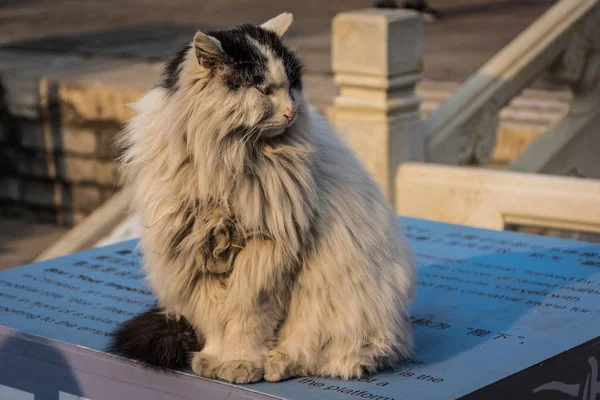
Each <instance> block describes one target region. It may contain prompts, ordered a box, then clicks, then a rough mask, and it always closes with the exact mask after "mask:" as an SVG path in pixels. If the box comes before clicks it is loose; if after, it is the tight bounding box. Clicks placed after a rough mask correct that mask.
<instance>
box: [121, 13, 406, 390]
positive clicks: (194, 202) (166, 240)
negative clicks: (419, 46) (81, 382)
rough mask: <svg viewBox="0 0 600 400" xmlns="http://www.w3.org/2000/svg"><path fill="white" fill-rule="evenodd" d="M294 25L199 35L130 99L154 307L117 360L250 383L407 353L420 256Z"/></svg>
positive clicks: (374, 363)
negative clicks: (316, 75)
mask: <svg viewBox="0 0 600 400" xmlns="http://www.w3.org/2000/svg"><path fill="white" fill-rule="evenodd" d="M292 20H293V17H292V15H291V14H289V13H283V14H280V15H278V16H277V17H275V18H273V19H271V20H269V21H267V22H265V23H264V24H262V25H260V26H259V25H250V24H245V25H240V26H236V27H234V28H232V29H229V30H221V31H214V32H208V33H203V32H197V33H196V34H195V36H194V38H193V40H192V42H191V43H190V44H189V45H187V46H185V48H183V49H182V50H181V51H180V52H179V53H177V54H176V55H175V57H174V58H173V59H172V60H171V61H170V62H169V63H168V64H167V65H166V67H165V70H164V74H163V77H162V79H161V81H160V83H159V84H158V85H157V86H156V87H154V88H153V89H152V90H150V91H149V92H148V93H147V94H145V95H144V96H143V97H142V98H141V99H140V100H139V101H138V102H137V103H135V104H134V106H133V107H134V110H135V111H136V115H135V116H134V117H133V118H132V119H131V120H130V121H129V122H128V124H127V126H126V128H125V129H124V132H123V135H122V136H121V138H120V141H119V143H120V146H122V148H123V156H122V157H121V159H120V163H121V171H122V175H123V177H124V178H125V182H126V183H127V184H129V185H132V187H133V193H134V194H133V200H132V206H131V208H132V211H133V212H135V213H138V214H139V215H140V218H141V221H142V225H143V229H142V235H141V238H140V246H141V248H142V250H143V253H144V269H145V271H146V273H147V281H148V283H149V286H150V287H151V289H152V290H153V292H154V293H155V294H156V296H157V299H158V300H157V301H158V305H157V307H156V308H154V309H152V310H149V311H147V312H146V313H143V314H141V315H138V316H137V317H135V318H134V319H132V320H130V321H128V322H125V323H124V324H122V325H121V326H120V327H118V329H117V330H116V331H115V332H114V335H113V338H112V342H111V351H113V352H115V353H118V354H122V355H124V356H127V357H130V358H133V359H137V360H141V361H145V362H148V363H150V364H152V365H153V366H155V367H162V368H172V367H177V368H185V367H191V368H192V370H193V371H194V372H196V373H197V374H198V375H200V376H203V377H207V378H218V379H222V380H225V381H229V382H233V383H239V384H243V383H249V382H256V381H259V380H262V379H265V380H267V381H280V380H284V379H289V378H292V377H298V376H306V375H314V376H322V377H335V378H342V379H352V378H360V377H363V376H365V375H366V374H370V373H373V372H376V371H378V370H380V369H381V368H386V367H390V366H392V365H394V364H396V363H397V362H398V361H400V360H402V359H405V358H408V357H410V356H411V354H412V348H413V337H412V329H411V324H410V318H409V307H410V303H411V301H412V296H413V291H414V286H415V282H414V280H415V269H414V262H413V258H412V255H411V252H410V250H409V248H408V247H407V245H406V243H405V238H404V237H403V235H402V234H401V233H400V230H399V226H398V222H397V219H396V218H395V215H394V213H393V211H392V209H391V207H390V206H389V204H388V203H387V202H386V200H385V198H384V197H383V195H382V193H381V192H380V190H379V188H378V186H377V185H376V183H375V182H374V181H373V180H372V178H371V177H370V175H369V174H368V173H367V172H366V171H365V169H364V168H363V166H362V165H361V163H360V162H359V161H358V160H357V158H356V157H355V155H354V153H353V152H352V151H351V150H350V148H349V147H348V146H346V145H345V144H344V143H343V141H342V140H341V139H340V137H338V136H337V134H336V133H335V131H334V129H333V128H332V126H330V125H329V123H328V122H327V121H326V120H325V119H324V118H323V117H321V116H320V115H319V114H318V113H317V112H316V111H315V110H313V109H312V108H311V107H309V106H308V104H307V103H306V101H305V99H304V95H303V92H302V72H303V67H302V64H301V62H300V60H299V59H298V57H297V56H296V54H295V53H294V52H293V51H292V50H290V49H289V48H288V47H287V46H286V45H284V44H283V41H282V40H283V36H284V34H285V33H286V31H287V30H288V28H289V26H290V25H291V23H292ZM365 134H366V133H365Z"/></svg>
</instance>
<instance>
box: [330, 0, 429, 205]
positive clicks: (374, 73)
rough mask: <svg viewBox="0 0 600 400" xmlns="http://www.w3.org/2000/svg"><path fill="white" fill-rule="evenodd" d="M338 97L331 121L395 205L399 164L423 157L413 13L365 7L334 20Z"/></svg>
mask: <svg viewBox="0 0 600 400" xmlns="http://www.w3.org/2000/svg"><path fill="white" fill-rule="evenodd" d="M332 33H333V35H332V36H333V37H332V67H333V72H334V75H335V83H336V85H337V86H338V87H339V93H338V95H337V97H336V98H335V101H334V107H333V110H332V111H333V112H332V121H333V123H334V124H335V125H336V126H337V127H338V129H339V131H340V134H341V135H342V137H343V138H344V139H345V140H346V142H347V143H348V144H349V145H350V146H351V147H352V148H353V149H354V151H355V152H356V153H357V155H358V157H359V159H360V160H361V162H362V163H363V164H364V165H365V167H366V168H367V169H368V170H369V172H370V173H371V174H372V175H373V177H374V178H375V180H376V181H377V182H378V183H379V185H380V186H381V188H382V190H383V192H384V194H385V195H386V196H387V198H388V200H389V201H390V202H392V204H394V192H395V191H394V180H395V179H394V178H395V175H396V171H397V169H398V166H399V165H400V164H401V163H402V162H404V161H408V160H422V159H423V158H424V154H423V153H424V149H423V143H424V133H423V124H422V121H421V119H420V113H419V105H420V98H419V97H418V96H417V95H416V93H415V85H416V84H417V82H418V81H419V79H420V78H421V75H420V69H421V68H420V67H421V53H422V43H423V25H422V21H421V18H420V17H419V16H418V15H417V14H416V13H413V12H411V11H407V10H398V9H365V10H358V11H351V12H344V13H341V14H338V15H337V16H336V17H335V18H334V20H333V32H332Z"/></svg>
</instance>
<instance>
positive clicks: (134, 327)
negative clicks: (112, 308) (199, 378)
mask: <svg viewBox="0 0 600 400" xmlns="http://www.w3.org/2000/svg"><path fill="white" fill-rule="evenodd" d="M203 345H204V344H203V343H200V342H199V341H198V338H197V336H196V333H195V331H194V328H192V326H191V325H190V323H189V322H188V321H187V320H185V318H183V317H180V318H179V319H176V318H175V317H170V316H167V315H165V314H164V313H163V312H162V310H161V309H160V308H158V307H154V308H152V309H150V310H148V311H145V312H144V313H142V314H140V315H138V316H136V317H134V318H132V319H130V320H128V321H126V322H124V323H122V324H121V325H119V327H118V328H117V330H116V331H115V332H113V333H112V339H111V343H110V344H109V347H108V352H110V353H114V354H118V355H121V356H124V357H127V358H130V359H133V360H137V361H142V362H144V363H146V364H147V365H148V366H150V367H154V368H158V369H162V370H167V369H175V370H182V369H187V368H189V367H190V355H191V354H190V353H191V352H195V351H200V350H201V349H202V346H203Z"/></svg>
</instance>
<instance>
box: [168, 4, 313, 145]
mask: <svg viewBox="0 0 600 400" xmlns="http://www.w3.org/2000/svg"><path fill="white" fill-rule="evenodd" d="M291 22H292V15H291V14H287V13H285V14H281V15H279V16H278V17H276V18H273V19H271V20H269V21H267V22H265V23H264V24H263V25H261V26H254V25H241V26H238V27H236V28H233V29H230V30H226V31H215V32H208V33H202V32H198V33H197V34H196V35H195V36H194V40H193V42H192V46H191V48H190V50H189V52H190V54H193V56H195V57H193V60H192V61H193V63H195V65H192V66H191V67H190V66H188V69H189V68H198V69H199V70H202V71H205V72H206V71H209V72H210V73H209V74H208V76H209V78H208V79H209V81H208V83H206V84H205V85H202V89H201V91H202V92H203V94H202V95H203V96H206V99H205V101H204V102H202V103H200V104H201V105H205V106H209V103H214V105H212V107H213V108H214V110H213V111H212V113H211V118H221V119H222V122H223V124H225V125H227V126H230V128H229V131H231V132H235V131H239V132H242V133H245V132H250V131H252V134H253V135H260V136H263V137H273V136H276V135H279V134H281V133H283V132H284V131H285V130H286V128H288V127H289V126H291V125H292V124H293V123H294V122H295V120H296V118H297V115H298V111H299V106H300V103H301V102H302V101H303V97H302V65H301V63H300V61H299V59H298V58H297V57H296V55H295V54H294V53H293V52H292V51H291V50H289V49H288V48H287V47H285V46H284V45H283V43H282V42H281V37H282V36H283V34H284V33H285V32H286V31H287V29H288V27H289V26H290V24H291ZM190 57H191V56H188V58H190ZM189 62H191V61H190V60H188V63H189ZM167 68H168V67H167ZM192 75H193V74H192ZM190 81H192V82H193V80H190ZM208 97H210V100H208Z"/></svg>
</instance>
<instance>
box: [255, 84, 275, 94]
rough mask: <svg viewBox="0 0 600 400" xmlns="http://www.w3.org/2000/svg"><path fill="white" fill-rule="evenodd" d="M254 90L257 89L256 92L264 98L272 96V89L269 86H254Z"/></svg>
mask: <svg viewBox="0 0 600 400" xmlns="http://www.w3.org/2000/svg"><path fill="white" fill-rule="evenodd" d="M256 89H258V91H259V92H261V93H262V94H264V95H265V96H270V95H272V94H273V88H271V87H270V86H267V87H258V86H256Z"/></svg>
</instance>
